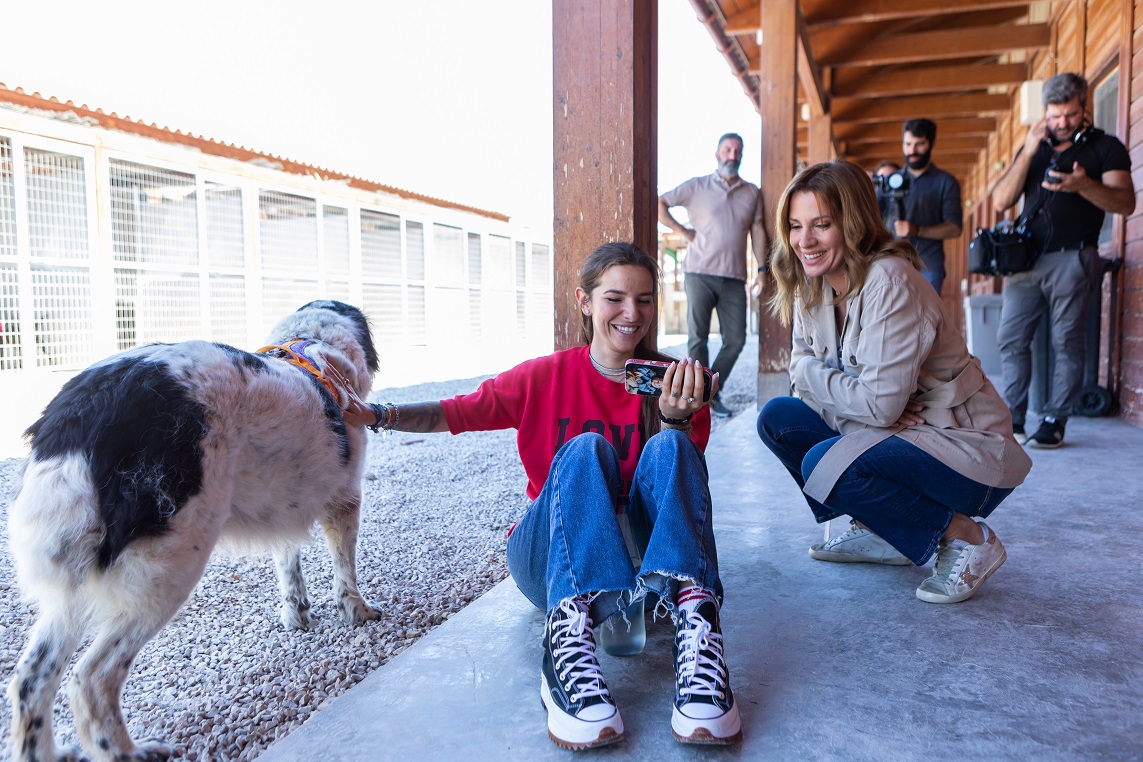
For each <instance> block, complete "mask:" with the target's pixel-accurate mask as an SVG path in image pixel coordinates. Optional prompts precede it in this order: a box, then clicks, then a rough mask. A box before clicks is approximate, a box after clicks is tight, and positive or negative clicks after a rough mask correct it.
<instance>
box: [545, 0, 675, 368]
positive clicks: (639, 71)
mask: <svg viewBox="0 0 1143 762" xmlns="http://www.w3.org/2000/svg"><path fill="white" fill-rule="evenodd" d="M657 41H658V4H657V3H655V2H648V0H552V80H553V106H554V116H555V125H554V167H555V219H554V224H555V228H554V231H553V242H554V248H555V261H554V265H555V267H554V269H555V283H554V288H555V291H554V294H555V346H556V348H557V349H563V348H566V347H569V346H573V345H575V344H577V343H579V322H580V321H579V311H578V310H577V309H576V307H575V293H574V292H575V286H576V283H577V275H578V272H579V268H580V265H581V264H582V263H583V260H584V259H585V258H586V257H587V255H588V254H590V253H591V251H592V250H593V249H595V248H596V247H597V246H599V245H600V244H602V243H605V242H607V241H633V242H634V243H635V244H637V245H638V246H640V247H641V248H643V249H644V250H645V251H647V252H649V253H652V254H653V253H654V252H655V250H656V246H657V242H656V237H657V229H656V225H657V218H658V178H657V176H656V169H655V168H656V161H657V152H658V145H657V132H656V123H655V116H656V114H657V111H658V109H657V90H656V81H657V59H658V55H657V50H656V48H657Z"/></svg>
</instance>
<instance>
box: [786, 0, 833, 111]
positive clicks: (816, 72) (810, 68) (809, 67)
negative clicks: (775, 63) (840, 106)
mask: <svg viewBox="0 0 1143 762" xmlns="http://www.w3.org/2000/svg"><path fill="white" fill-rule="evenodd" d="M794 13H795V16H796V18H797V26H798V80H799V81H800V82H801V83H802V90H803V91H805V93H806V97H807V98H808V99H809V102H810V113H811V114H813V115H814V116H821V115H822V114H826V113H829V110H830V105H829V90H828V89H827V88H826V86H825V84H824V83H823V81H822V72H821V69H819V68H818V64H817V61H815V60H814V54H813V50H812V49H811V48H810V37H809V35H808V34H807V33H806V25H805V24H804V23H803V22H802V14H801V11H799V10H798V9H797V8H795V10H794Z"/></svg>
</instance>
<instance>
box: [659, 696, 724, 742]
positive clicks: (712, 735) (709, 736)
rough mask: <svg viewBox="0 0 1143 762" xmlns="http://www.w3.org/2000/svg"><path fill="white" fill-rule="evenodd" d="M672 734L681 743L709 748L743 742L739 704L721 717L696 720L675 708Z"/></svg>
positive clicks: (672, 719) (672, 717)
mask: <svg viewBox="0 0 1143 762" xmlns="http://www.w3.org/2000/svg"><path fill="white" fill-rule="evenodd" d="M671 733H672V734H673V735H674V736H675V740H676V741H678V742H679V743H695V744H706V745H708V746H729V745H731V744H736V743H739V742H740V741H741V740H742V720H741V718H739V716H738V702H737V701H736V702H735V703H734V704H733V705H732V706H731V707H730V711H729V712H727V713H726V714H724V715H722V716H721V717H714V718H711V719H696V718H693V717H687V716H686V715H685V714H683V713H682V712H680V711H679V708H678V707H677V706H676V707H673V708H672V710H671Z"/></svg>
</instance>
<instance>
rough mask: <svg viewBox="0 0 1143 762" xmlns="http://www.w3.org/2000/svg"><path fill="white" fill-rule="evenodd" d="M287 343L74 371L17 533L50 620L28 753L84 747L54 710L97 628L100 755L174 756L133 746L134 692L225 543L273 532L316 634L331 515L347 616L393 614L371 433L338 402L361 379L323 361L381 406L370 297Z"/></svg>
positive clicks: (281, 333)
mask: <svg viewBox="0 0 1143 762" xmlns="http://www.w3.org/2000/svg"><path fill="white" fill-rule="evenodd" d="M270 343H271V344H272V345H275V346H274V347H267V348H266V349H263V350H260V353H259V354H251V353H249V352H244V351H241V350H238V349H235V348H233V347H229V346H224V345H221V344H212V343H209V342H202V341H191V342H185V343H181V344H156V345H151V346H145V347H139V348H137V349H133V350H130V351H127V352H124V353H122V354H119V355H116V356H114V357H112V358H110V359H108V360H105V361H103V362H101V363H98V364H96V365H94V366H92V367H90V368H88V369H87V370H85V371H84V372H82V373H81V374H79V375H78V376H76V377H75V378H74V379H72V380H71V381H69V382H68V383H67V384H66V385H65V386H64V387H63V389H62V390H61V391H60V393H59V394H58V395H57V396H56V397H55V399H53V400H52V401H51V402H50V403H49V404H48V406H47V407H46V408H45V409H44V413H43V416H41V417H40V419H39V420H38V421H36V422H35V423H34V424H32V426H31V427H30V428H29V429H28V431H27V432H26V436H27V437H28V438H29V440H30V444H31V454H30V456H29V457H28V459H27V462H26V464H25V466H24V474H23V483H22V486H21V488H20V492H19V495H18V496H17V497H16V499H15V500H14V501H13V503H12V505H11V507H10V510H9V525H8V532H9V540H10V542H11V548H12V555H13V557H14V560H15V563H16V569H17V573H18V577H19V582H20V587H21V590H22V592H23V593H24V595H25V596H27V597H28V598H29V599H31V600H32V601H34V602H35V603H36V604H38V608H39V617H38V619H37V620H36V623H35V625H34V626H33V628H32V630H31V633H30V636H29V639H28V644H27V646H26V647H25V649H24V652H23V653H22V654H21V656H20V660H19V663H18V665H17V667H16V671H15V675H14V677H13V678H12V682H11V685H10V686H9V690H8V695H9V699H10V701H11V704H12V729H11V738H10V742H11V748H12V756H13V758H14V759H18V760H50V761H51V762H55V760H57V759H75V758H78V756H77V754H73V753H67V752H63V753H61V751H58V750H57V749H56V746H55V739H54V737H53V734H52V704H53V702H54V700H55V694H56V691H57V690H58V689H59V684H60V681H61V677H62V673H63V671H64V669H65V668H66V667H67V664H68V661H69V659H70V657H71V655H72V654H73V653H74V652H75V650H76V649H77V648H78V647H79V645H80V644H81V643H82V642H84V641H85V640H86V639H87V638H89V637H90V638H91V641H92V642H91V645H90V647H88V648H87V650H86V651H85V652H84V653H83V655H82V656H81V657H80V659H79V661H78V662H77V663H76V666H75V668H74V670H73V677H72V679H71V681H70V684H69V686H68V687H69V695H70V699H71V709H72V712H73V714H74V715H75V723H76V730H77V731H78V734H79V738H80V742H81V744H82V746H83V750H84V752H85V753H86V755H87V756H88V757H89V758H91V759H95V760H163V759H166V758H168V757H169V756H170V755H171V753H172V750H171V748H170V747H169V746H168V745H167V744H165V743H163V742H162V741H157V740H151V741H147V742H145V743H140V744H138V745H136V744H135V743H134V742H133V741H132V739H131V737H130V735H129V734H128V732H127V728H126V726H125V725H124V723H123V714H122V711H121V709H120V706H119V701H120V695H121V692H122V689H123V684H124V681H125V680H126V679H127V674H128V672H129V671H130V669H131V666H132V663H133V662H134V659H135V656H136V655H137V654H138V653H139V649H140V648H142V647H143V645H144V644H145V643H147V641H149V640H150V639H151V638H152V637H154V635H155V634H156V633H157V632H158V631H159V630H161V629H162V628H163V626H164V625H165V624H166V623H167V622H168V621H169V620H170V618H171V617H172V616H173V615H174V614H175V612H176V611H178V609H179V608H180V607H181V606H182V605H183V603H184V602H185V601H186V599H187V597H188V596H189V595H190V593H191V591H192V590H193V589H194V586H195V584H196V583H197V582H198V580H199V578H200V577H201V576H202V573H203V569H204V567H205V566H206V562H207V559H208V558H209V557H210V554H211V551H212V549H213V548H214V546H215V544H216V543H217V542H218V541H219V540H227V541H233V542H234V543H235V544H236V545H237V546H239V547H241V546H250V545H260V546H266V545H267V544H268V543H269V545H270V547H271V548H272V550H273V552H274V557H275V562H276V565H277V572H278V581H279V584H280V586H281V591H282V606H281V621H282V623H283V624H284V625H285V626H286V627H288V628H304V627H305V626H306V625H307V623H308V621H309V608H310V603H309V598H308V596H307V593H306V587H305V582H304V581H303V579H302V574H301V554H300V543H301V542H302V541H304V540H307V539H308V538H309V536H310V534H309V533H310V529H311V527H312V525H313V522H314V521H315V520H316V521H318V522H319V523H320V525H321V528H322V530H323V532H324V534H325V539H326V542H327V544H328V545H329V550H330V553H331V554H332V556H333V569H334V580H333V596H334V600H335V602H336V604H337V607H338V610H339V612H340V614H341V618H342V619H343V620H344V621H345V622H346V624H349V625H358V624H361V623H363V622H365V621H368V620H372V619H377V618H379V614H378V612H377V611H376V610H375V609H374V608H372V607H371V606H369V605H368V604H367V603H366V602H365V601H364V600H363V599H362V597H361V595H360V593H359V592H358V590H357V580H356V546H357V527H358V513H359V509H360V505H361V473H362V469H363V466H364V449H365V438H364V431H363V429H362V427H360V426H358V427H352V428H350V427H347V426H346V425H345V422H344V420H343V418H342V413H341V404H340V403H341V402H343V400H339V399H336V398H335V397H336V396H338V394H339V393H340V394H341V395H343V394H344V390H343V389H341V387H339V386H337V385H336V384H333V383H330V382H329V381H328V379H326V378H324V375H325V374H324V373H323V372H322V370H323V369H324V368H327V367H328V366H329V365H330V364H331V363H332V364H333V365H334V366H336V368H337V370H339V371H341V374H342V375H343V376H344V377H345V379H346V380H348V382H349V384H350V385H351V386H352V387H353V389H354V391H355V392H356V393H357V394H358V395H359V396H360V397H361V398H362V399H364V398H365V397H366V396H367V395H368V393H369V390H370V388H371V387H372V383H373V374H374V373H376V371H377V364H378V357H377V350H376V349H375V348H374V346H373V340H372V337H371V335H370V331H369V325H368V323H367V321H366V319H365V316H364V315H363V314H362V313H361V311H360V310H358V309H357V308H355V307H351V306H349V305H347V304H342V303H341V302H334V301H319V302H311V303H310V304H307V305H306V306H304V307H302V308H301V309H299V310H298V311H297V312H295V313H293V314H292V315H289V316H288V317H286V318H285V319H283V320H282V321H281V322H280V323H279V324H278V326H277V327H276V328H275V329H274V331H273V332H272V334H271V337H270ZM275 355H278V356H280V358H283V359H285V360H287V361H286V362H283V360H282V359H279V357H275ZM306 366H308V370H307V367H306Z"/></svg>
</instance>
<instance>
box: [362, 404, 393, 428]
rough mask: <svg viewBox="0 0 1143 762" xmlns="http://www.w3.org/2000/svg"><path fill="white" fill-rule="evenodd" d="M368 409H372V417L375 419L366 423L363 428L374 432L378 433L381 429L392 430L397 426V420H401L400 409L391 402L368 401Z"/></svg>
mask: <svg viewBox="0 0 1143 762" xmlns="http://www.w3.org/2000/svg"><path fill="white" fill-rule="evenodd" d="M369 409H370V410H372V411H373V417H374V418H376V419H377V420H376V421H374V422H373V423H370V424H367V425H366V426H365V428H367V429H369V430H370V431H372V432H373V433H374V434H378V433H380V432H381V431H382V430H384V431H392V430H393V429H394V428H396V427H397V422H398V421H400V420H401V409H400V408H398V407H397V406H396V405H394V404H393V403H392V402H386V403H385V404H384V405H378V404H376V403H374V402H370V403H369Z"/></svg>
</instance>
